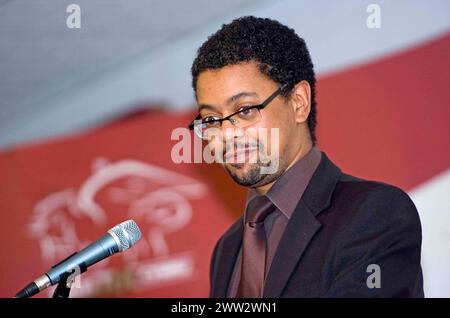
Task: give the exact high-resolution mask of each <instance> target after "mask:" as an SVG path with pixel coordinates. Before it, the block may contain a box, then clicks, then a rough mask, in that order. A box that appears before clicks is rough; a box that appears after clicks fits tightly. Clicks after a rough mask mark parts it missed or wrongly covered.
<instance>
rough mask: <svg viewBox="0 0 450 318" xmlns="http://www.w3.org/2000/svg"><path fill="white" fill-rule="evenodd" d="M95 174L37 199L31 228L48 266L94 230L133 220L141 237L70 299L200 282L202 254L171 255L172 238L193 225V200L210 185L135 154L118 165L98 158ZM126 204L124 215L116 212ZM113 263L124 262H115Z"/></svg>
mask: <svg viewBox="0 0 450 318" xmlns="http://www.w3.org/2000/svg"><path fill="white" fill-rule="evenodd" d="M92 171H93V173H92V175H91V176H89V177H88V178H87V179H86V180H85V181H84V182H83V183H82V184H81V186H80V187H79V188H78V189H75V188H68V189H65V190H62V191H59V192H56V193H52V194H49V195H47V196H46V197H45V198H43V199H42V200H40V201H39V202H37V203H36V204H35V206H34V210H33V214H32V220H31V222H30V224H29V233H30V235H31V237H32V238H34V239H37V240H38V242H39V245H40V250H41V254H42V259H43V261H44V263H45V264H47V265H48V266H51V265H54V264H55V263H57V262H59V261H61V260H62V259H64V258H65V257H67V256H68V255H70V254H71V253H73V252H75V251H79V250H80V249H82V248H83V247H85V246H86V245H88V244H89V243H91V242H92V241H93V240H95V239H97V238H98V237H95V238H94V237H89V238H88V239H87V238H86V234H85V233H86V232H88V233H89V232H90V230H91V229H93V230H95V233H98V232H100V233H102V231H103V232H106V230H107V229H109V228H111V227H112V226H114V225H115V224H117V223H120V222H122V221H124V220H127V219H133V220H135V221H136V223H137V224H138V225H139V227H140V229H141V231H142V239H141V240H140V242H139V243H138V244H136V245H135V246H133V247H132V248H131V249H129V250H127V251H125V252H123V253H119V254H118V255H115V256H114V257H111V258H107V259H105V260H103V261H102V262H99V263H98V264H96V265H95V266H93V267H91V268H89V269H88V271H87V273H85V274H84V275H83V276H82V277H80V278H79V284H78V285H79V286H80V287H81V288H73V289H72V292H71V297H88V296H95V295H96V294H98V295H105V294H106V295H108V294H123V293H127V292H139V291H151V290H152V289H155V288H159V287H163V286H168V285H171V284H176V283H178V282H181V281H186V280H191V279H194V277H195V275H196V271H195V269H196V255H195V252H194V251H193V250H185V251H183V252H173V251H172V252H171V250H170V246H169V245H168V243H167V240H166V236H167V235H170V234H174V233H176V232H177V231H179V230H181V229H183V228H185V227H186V226H187V225H188V224H189V223H190V221H191V218H192V208H191V205H190V203H189V200H192V199H199V198H202V197H204V196H205V195H206V192H207V188H206V186H205V185H204V184H202V183H200V182H198V181H196V180H194V179H192V178H189V177H186V176H184V175H181V174H179V173H175V172H173V171H169V170H166V169H163V168H160V167H157V166H154V165H150V164H148V163H144V162H141V161H136V160H129V159H127V160H122V161H118V162H114V163H111V162H109V161H108V160H107V159H106V158H97V159H95V160H94V161H93V165H92ZM105 202H106V204H105ZM102 204H103V205H107V206H108V208H106V207H103V206H102ZM110 207H114V209H113V210H114V212H111V211H110ZM119 207H120V208H121V209H120V212H118V211H115V210H116V209H118V208H119ZM107 210H108V211H107ZM112 219H114V220H112ZM83 233H84V234H83ZM102 234H103V233H102ZM111 262H114V264H116V263H118V264H117V266H108V264H110V263H111ZM76 286H77V285H75V287H76ZM48 293H49V295H50V294H51V293H52V290H49V292H48Z"/></svg>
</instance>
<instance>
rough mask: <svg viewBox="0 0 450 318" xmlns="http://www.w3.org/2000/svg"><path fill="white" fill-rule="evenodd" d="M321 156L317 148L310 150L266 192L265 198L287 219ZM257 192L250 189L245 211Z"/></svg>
mask: <svg viewBox="0 0 450 318" xmlns="http://www.w3.org/2000/svg"><path fill="white" fill-rule="evenodd" d="M321 157H322V154H321V152H320V150H319V148H318V147H317V146H313V147H312V148H311V150H310V151H309V152H308V153H307V154H306V155H305V156H303V157H302V158H300V160H298V161H297V162H296V163H294V165H292V167H290V168H289V169H288V170H287V171H285V172H284V173H283V174H282V175H281V176H280V177H279V178H278V179H277V180H276V181H275V183H274V184H273V186H272V187H271V188H270V190H269V191H268V192H267V194H266V195H267V197H268V198H269V199H270V201H272V203H273V204H274V205H275V206H276V207H277V208H278V210H280V211H281V212H282V213H283V214H284V215H285V216H286V217H287V218H288V219H289V218H290V217H291V215H292V213H294V210H295V208H296V207H297V205H298V203H299V202H300V199H301V197H302V195H303V193H304V192H305V190H306V187H307V186H308V184H309V181H310V180H311V177H312V176H313V174H314V171H316V168H317V166H318V165H319V163H320V160H321ZM258 195H259V194H258V192H257V191H256V190H255V189H254V188H251V189H250V190H249V191H248V194H247V201H246V209H247V206H248V203H249V202H250V201H251V200H252V199H253V198H254V197H255V196H258Z"/></svg>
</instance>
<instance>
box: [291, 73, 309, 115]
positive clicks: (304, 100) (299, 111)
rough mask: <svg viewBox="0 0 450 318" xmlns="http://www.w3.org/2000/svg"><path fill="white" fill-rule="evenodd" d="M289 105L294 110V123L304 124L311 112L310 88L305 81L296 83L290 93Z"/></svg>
mask: <svg viewBox="0 0 450 318" xmlns="http://www.w3.org/2000/svg"><path fill="white" fill-rule="evenodd" d="M290 98H291V103H292V107H293V108H294V114H295V122H296V123H304V122H306V121H307V120H308V116H309V112H310V111H311V86H310V85H309V83H308V82H307V81H301V82H299V83H297V84H296V85H295V86H294V88H293V89H292V92H291V97H290Z"/></svg>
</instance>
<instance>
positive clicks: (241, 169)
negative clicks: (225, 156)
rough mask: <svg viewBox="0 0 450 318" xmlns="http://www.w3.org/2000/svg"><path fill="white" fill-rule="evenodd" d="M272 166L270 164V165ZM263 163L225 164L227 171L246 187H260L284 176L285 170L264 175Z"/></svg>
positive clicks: (235, 180)
mask: <svg viewBox="0 0 450 318" xmlns="http://www.w3.org/2000/svg"><path fill="white" fill-rule="evenodd" d="M269 164H270V163H269ZM269 164H262V163H239V164H225V170H226V171H227V172H228V174H229V175H230V177H231V178H232V179H233V180H234V182H236V183H237V184H239V185H241V186H244V187H253V188H254V187H260V186H263V185H266V184H268V183H271V182H273V181H275V180H276V179H278V177H279V176H281V175H282V174H283V169H278V170H277V172H276V173H272V174H263V173H261V168H262V167H263V166H265V165H269Z"/></svg>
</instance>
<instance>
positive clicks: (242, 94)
mask: <svg viewBox="0 0 450 318" xmlns="http://www.w3.org/2000/svg"><path fill="white" fill-rule="evenodd" d="M242 97H258V94H257V93H256V92H240V93H237V94H235V95H233V96H231V97H230V98H228V99H227V101H226V102H225V105H230V104H231V103H233V102H235V101H237V100H238V99H240V98H242ZM199 106H200V107H199V108H198V112H199V113H200V111H201V110H202V109H205V108H208V109H212V110H217V108H216V107H214V106H212V105H208V104H201V105H199Z"/></svg>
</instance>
